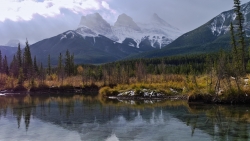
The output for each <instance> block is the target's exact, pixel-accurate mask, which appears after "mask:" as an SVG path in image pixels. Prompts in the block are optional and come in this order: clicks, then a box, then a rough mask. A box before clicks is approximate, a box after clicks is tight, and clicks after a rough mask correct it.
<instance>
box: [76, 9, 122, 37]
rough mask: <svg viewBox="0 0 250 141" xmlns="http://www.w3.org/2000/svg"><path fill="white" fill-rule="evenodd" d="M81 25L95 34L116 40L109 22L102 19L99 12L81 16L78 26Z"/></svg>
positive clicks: (80, 26)
mask: <svg viewBox="0 0 250 141" xmlns="http://www.w3.org/2000/svg"><path fill="white" fill-rule="evenodd" d="M82 27H87V28H88V29H91V30H93V31H94V32H96V34H101V35H103V36H106V37H108V38H110V39H112V40H118V39H117V37H115V36H114V34H113V31H112V29H111V26H110V24H109V23H108V22H107V21H106V20H104V19H103V18H102V16H101V15H100V14H99V13H94V14H89V15H86V16H82V19H81V22H80V24H79V28H82Z"/></svg>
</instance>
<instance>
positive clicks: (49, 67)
mask: <svg viewBox="0 0 250 141" xmlns="http://www.w3.org/2000/svg"><path fill="white" fill-rule="evenodd" d="M48 75H51V64H50V55H49V56H48Z"/></svg>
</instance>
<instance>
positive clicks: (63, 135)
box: [0, 95, 250, 141]
mask: <svg viewBox="0 0 250 141" xmlns="http://www.w3.org/2000/svg"><path fill="white" fill-rule="evenodd" d="M249 110H250V107H249V106H218V105H189V104H188V103H187V102H186V101H171V100H168V101H159V100H158V101H150V100H145V101H119V100H107V99H98V98H91V97H85V96H82V95H67V96H39V97H38V96H1V97H0V141H81V140H82V141H154V140H155V141H180V140H184V141H189V140H190V141H196V140H197V141H201V140H202V141H213V140H216V141H217V140H219V141H220V140H221V141H226V140H228V141H231V140H239V141H248V140H250V111H249Z"/></svg>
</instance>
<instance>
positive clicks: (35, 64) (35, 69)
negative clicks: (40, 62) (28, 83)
mask: <svg viewBox="0 0 250 141" xmlns="http://www.w3.org/2000/svg"><path fill="white" fill-rule="evenodd" d="M33 67H34V72H35V73H38V66H37V62H36V56H35V57H34V65H33Z"/></svg>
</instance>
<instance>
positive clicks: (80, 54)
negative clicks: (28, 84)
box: [30, 26, 154, 65]
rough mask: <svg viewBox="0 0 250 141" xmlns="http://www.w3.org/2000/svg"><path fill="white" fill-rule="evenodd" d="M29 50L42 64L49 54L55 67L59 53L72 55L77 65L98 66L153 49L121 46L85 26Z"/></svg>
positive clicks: (37, 44)
mask: <svg viewBox="0 0 250 141" xmlns="http://www.w3.org/2000/svg"><path fill="white" fill-rule="evenodd" d="M30 50H31V53H32V55H34V56H36V57H37V59H38V60H40V61H41V62H43V63H44V64H46V62H47V58H48V55H49V54H50V57H51V64H52V65H56V64H57V61H58V55H59V53H62V54H64V53H65V52H66V50H69V51H70V52H71V53H73V54H74V56H75V63H77V64H83V63H90V64H100V63H107V62H112V61H117V60H119V59H123V58H125V57H127V56H129V55H131V54H138V53H141V52H144V51H150V50H154V48H135V47H131V46H128V45H126V44H121V43H118V42H115V41H113V40H111V39H110V38H107V37H106V36H103V35H100V34H97V33H96V32H95V31H93V30H92V29H90V28H88V27H86V26H85V27H80V28H78V29H77V30H69V31H66V32H64V33H61V34H59V35H57V36H54V37H51V38H48V39H44V40H42V41H39V42H37V43H35V44H33V45H31V48H30Z"/></svg>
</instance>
